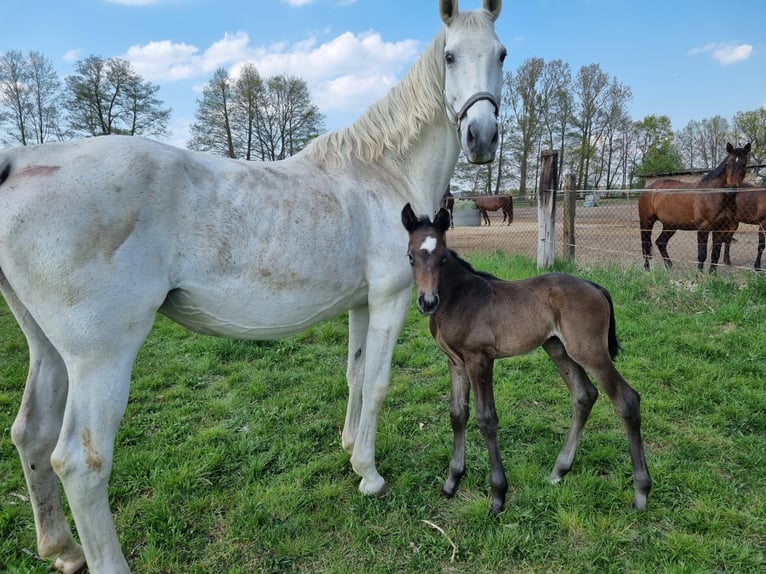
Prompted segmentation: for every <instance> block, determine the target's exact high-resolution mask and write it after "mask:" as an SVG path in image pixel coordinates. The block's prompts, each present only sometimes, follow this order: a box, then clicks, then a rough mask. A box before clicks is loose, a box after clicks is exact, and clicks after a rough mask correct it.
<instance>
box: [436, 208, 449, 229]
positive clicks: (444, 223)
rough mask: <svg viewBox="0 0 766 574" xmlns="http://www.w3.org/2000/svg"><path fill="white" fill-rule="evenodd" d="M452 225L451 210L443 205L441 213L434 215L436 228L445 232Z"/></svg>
mask: <svg viewBox="0 0 766 574" xmlns="http://www.w3.org/2000/svg"><path fill="white" fill-rule="evenodd" d="M449 226H450V220H449V211H447V210H446V209H444V208H443V207H442V208H441V209H440V210H439V213H437V214H436V217H434V229H436V230H437V231H439V232H441V233H445V232H446V231H447V230H448V229H449Z"/></svg>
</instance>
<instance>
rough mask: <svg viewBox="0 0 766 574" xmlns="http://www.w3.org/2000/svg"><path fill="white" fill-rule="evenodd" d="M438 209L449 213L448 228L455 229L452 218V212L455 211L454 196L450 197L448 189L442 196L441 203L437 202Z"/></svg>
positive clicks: (450, 193)
mask: <svg viewBox="0 0 766 574" xmlns="http://www.w3.org/2000/svg"><path fill="white" fill-rule="evenodd" d="M439 209H446V210H447V211H448V212H449V226H450V227H455V219H454V217H453V211H454V210H455V196H454V195H452V192H451V191H450V189H449V187H448V188H447V190H446V191H445V192H444V195H442V198H441V201H439Z"/></svg>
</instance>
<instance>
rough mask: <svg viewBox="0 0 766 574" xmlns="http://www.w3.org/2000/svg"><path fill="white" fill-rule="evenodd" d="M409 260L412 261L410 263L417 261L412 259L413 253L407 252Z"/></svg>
mask: <svg viewBox="0 0 766 574" xmlns="http://www.w3.org/2000/svg"><path fill="white" fill-rule="evenodd" d="M407 260H408V261H409V262H410V265H412V264H414V263H415V261H414V260H413V259H412V253H408V254H407Z"/></svg>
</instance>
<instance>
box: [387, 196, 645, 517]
mask: <svg viewBox="0 0 766 574" xmlns="http://www.w3.org/2000/svg"><path fill="white" fill-rule="evenodd" d="M402 223H403V224H404V227H405V229H407V231H408V232H409V246H408V251H407V255H408V257H409V260H410V265H411V266H412V272H413V275H414V278H415V287H416V289H417V305H418V308H419V309H420V312H421V313H423V314H425V315H430V317H431V319H430V328H431V335H433V337H434V339H436V341H437V343H438V344H439V346H440V347H441V349H442V350H443V351H444V352H445V354H446V355H447V358H448V362H449V370H450V381H451V391H450V417H451V421H452V430H453V436H454V442H453V452H452V461H451V462H450V468H449V477H448V478H447V481H446V482H445V483H444V487H443V489H442V492H443V493H444V494H445V495H446V496H453V495H454V494H455V491H456V490H457V487H458V484H459V483H460V479H461V478H462V477H463V474H464V473H465V433H466V421H467V420H468V404H469V395H470V392H471V391H473V393H474V397H475V401H476V420H477V423H478V426H479V431H480V432H481V434H482V436H483V437H484V440H485V442H486V444H487V449H488V450H489V460H490V467H491V469H490V470H491V478H490V484H491V486H492V507H491V508H492V513H493V514H497V513H499V512H500V511H501V510H502V508H503V505H504V503H505V495H506V492H507V490H508V483H507V481H506V478H505V470H504V469H503V463H502V460H501V457H500V449H499V447H498V444H497V427H498V417H497V413H496V411H495V400H494V393H493V388H492V375H493V373H492V371H493V364H494V361H495V359H500V358H503V357H512V356H514V355H520V354H523V353H526V352H529V351H532V350H533V349H536V348H537V347H540V346H542V347H543V349H545V351H546V352H547V353H548V356H550V358H551V359H552V360H553V362H554V363H555V364H556V368H557V369H558V372H559V374H560V375H561V377H562V378H563V379H564V381H565V382H566V384H567V387H569V393H570V396H571V402H572V409H573V416H572V422H571V425H570V428H569V434H568V435H567V439H566V442H565V444H564V446H563V448H562V449H561V452H560V453H559V455H558V457H557V459H556V464H555V466H554V467H553V470H552V472H551V474H550V476H549V479H550V480H551V482H553V483H556V482H558V481H560V480H561V478H562V477H563V476H564V475H565V474H566V473H567V472H568V471H569V470H570V469H571V468H572V462H573V460H574V456H575V451H576V450H577V445H578V444H579V442H580V437H581V435H582V431H583V427H584V425H585V422H586V420H587V419H588V415H589V414H590V411H591V408H592V407H593V404H594V403H595V402H596V398H597V397H598V391H597V390H596V387H594V386H593V384H592V383H591V382H590V379H589V378H588V375H587V374H586V372H588V373H590V374H591V375H592V376H593V377H595V379H596V380H597V381H598V384H599V385H600V387H601V388H602V389H603V390H604V392H605V393H606V394H607V395H608V396H609V398H610V399H611V400H612V403H613V404H614V409H615V411H616V412H617V414H618V415H619V417H620V418H621V419H622V421H623V423H624V425H625V428H626V430H627V435H628V443H629V445H630V456H631V460H632V463H633V484H634V497H633V507H634V508H636V509H639V510H643V509H645V508H646V501H647V496H648V494H649V490H650V488H651V479H650V477H649V471H648V470H647V467H646V459H645V457H644V447H643V442H642V440H641V413H640V397H639V395H638V393H637V392H636V391H635V390H634V389H633V388H631V387H630V386H629V385H628V383H626V382H625V379H623V378H622V376H621V375H620V373H619V372H618V371H617V369H616V368H615V366H614V363H613V359H614V357H615V356H616V355H617V351H618V349H619V344H618V342H617V337H616V334H615V320H614V309H613V306H612V299H611V297H610V296H609V293H608V292H607V291H606V290H605V289H604V288H602V287H600V286H598V285H596V284H595V283H591V282H589V281H585V280H583V279H578V278H576V277H573V276H571V275H561V274H555V273H552V274H548V275H541V276H539V277H533V278H531V279H525V280H522V281H503V280H500V279H498V278H496V277H493V276H492V275H489V274H487V273H482V272H479V271H475V270H474V269H473V268H472V267H471V266H470V265H469V264H468V263H466V262H465V261H463V260H462V259H460V258H459V257H458V256H457V254H455V253H454V252H453V251H451V250H449V249H448V248H447V244H446V239H445V233H446V231H447V229H448V228H449V214H448V213H447V212H446V211H445V210H443V209H442V210H440V211H439V212H438V213H437V214H436V217H435V218H434V222H433V223H431V221H430V220H429V219H428V217H421V218H418V217H417V216H416V215H415V212H414V211H413V210H412V208H411V207H410V204H409V203H408V204H407V205H405V206H404V209H403V210H402Z"/></svg>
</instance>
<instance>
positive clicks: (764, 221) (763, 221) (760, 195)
mask: <svg viewBox="0 0 766 574" xmlns="http://www.w3.org/2000/svg"><path fill="white" fill-rule="evenodd" d="M736 203H737V225H739V224H740V223H750V224H753V225H757V226H758V246H757V253H756V256H755V265H754V267H755V270H756V271H762V269H763V268H762V267H761V257H762V255H763V249H764V247H765V246H766V188H756V187H755V186H754V185H752V184H750V183H746V182H743V183H742V184H741V185H740V189H738V190H737V195H736ZM733 235H734V234H733V233H731V234H729V235H728V236H727V237H726V238H724V243H723V245H724V247H723V261H724V263H726V264H727V265H731V257H730V255H729V250H730V248H731V242H732V239H733Z"/></svg>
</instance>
